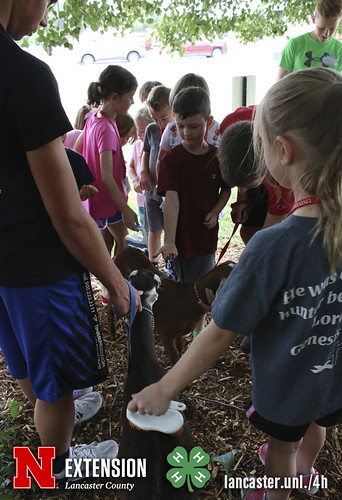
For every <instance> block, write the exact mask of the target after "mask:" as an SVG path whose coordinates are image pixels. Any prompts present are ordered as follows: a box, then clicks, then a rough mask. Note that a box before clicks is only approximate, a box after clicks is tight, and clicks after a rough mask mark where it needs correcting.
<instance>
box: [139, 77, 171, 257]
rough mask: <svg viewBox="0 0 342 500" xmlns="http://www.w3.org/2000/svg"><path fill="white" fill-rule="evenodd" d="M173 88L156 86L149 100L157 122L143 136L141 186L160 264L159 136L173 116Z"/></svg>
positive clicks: (150, 237) (150, 249) (151, 247)
mask: <svg viewBox="0 0 342 500" xmlns="http://www.w3.org/2000/svg"><path fill="white" fill-rule="evenodd" d="M169 95H170V89H169V88H167V87H165V86H164V85H159V86H157V87H154V88H153V89H152V90H151V92H150V93H149V96H148V99H147V101H146V104H147V107H148V109H149V111H150V114H151V116H152V118H153V119H154V121H155V122H156V123H151V124H150V125H148V126H147V128H146V131H145V138H144V147H143V150H144V152H143V156H142V165H141V173H140V187H141V189H143V190H144V191H145V193H144V196H145V217H146V227H147V228H148V230H149V233H148V254H149V258H150V260H151V262H153V263H154V265H155V266H157V265H158V264H157V260H156V255H155V254H156V253H157V250H158V249H159V248H160V245H161V233H162V230H163V211H162V209H161V207H160V205H161V203H162V201H163V199H162V197H161V196H160V195H159V194H158V193H157V189H156V184H157V172H156V165H157V157H158V152H159V144H160V138H161V136H162V133H163V130H164V129H165V127H166V125H167V124H168V123H169V122H170V121H171V120H172V117H173V115H172V109H171V108H170V106H169Z"/></svg>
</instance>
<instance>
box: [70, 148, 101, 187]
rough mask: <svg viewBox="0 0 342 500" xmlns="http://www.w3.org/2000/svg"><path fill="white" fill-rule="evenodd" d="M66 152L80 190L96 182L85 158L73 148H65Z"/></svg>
mask: <svg viewBox="0 0 342 500" xmlns="http://www.w3.org/2000/svg"><path fill="white" fill-rule="evenodd" d="M65 152H66V154H67V156H68V158H69V163H70V166H71V168H72V171H73V174H74V176H75V179H76V184H77V187H78V189H81V187H82V186H86V185H88V184H91V183H92V182H94V180H95V177H94V176H93V174H92V173H91V170H90V168H89V166H88V163H87V162H86V161H85V159H84V158H83V156H82V155H81V154H80V153H78V152H77V151H75V150H74V149H71V148H65Z"/></svg>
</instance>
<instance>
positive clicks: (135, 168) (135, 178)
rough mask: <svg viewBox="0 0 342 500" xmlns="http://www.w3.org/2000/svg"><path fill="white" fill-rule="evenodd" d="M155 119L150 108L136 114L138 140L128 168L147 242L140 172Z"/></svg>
mask: <svg viewBox="0 0 342 500" xmlns="http://www.w3.org/2000/svg"><path fill="white" fill-rule="evenodd" d="M153 122H154V120H153V118H152V117H151V115H150V113H149V111H148V109H147V108H146V107H145V108H141V109H140V110H139V111H138V112H137V114H136V115H135V124H136V129H137V136H138V138H137V140H136V141H135V143H134V145H133V151H132V159H131V162H130V164H129V167H128V169H127V173H128V176H129V178H130V179H131V181H132V183H133V188H134V191H135V192H136V193H137V206H138V214H139V222H140V225H141V227H142V228H143V229H142V230H143V236H144V241H145V242H146V243H147V231H146V229H145V210H144V201H145V199H144V195H143V194H142V189H141V187H140V172H141V160H142V155H143V147H144V137H145V130H146V127H147V126H148V125H149V124H150V123H153Z"/></svg>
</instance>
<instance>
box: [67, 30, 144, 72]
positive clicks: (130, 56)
mask: <svg viewBox="0 0 342 500" xmlns="http://www.w3.org/2000/svg"><path fill="white" fill-rule="evenodd" d="M77 51H78V52H79V61H80V62H81V64H92V63H95V62H107V61H112V60H121V61H129V62H132V61H139V59H140V58H141V57H145V55H146V49H145V36H144V35H143V36H139V35H135V34H134V35H127V36H124V37H121V36H120V35H117V36H114V35H113V33H104V34H103V35H98V34H97V33H93V34H89V33H84V34H82V35H81V37H80V42H79V44H78V49H77Z"/></svg>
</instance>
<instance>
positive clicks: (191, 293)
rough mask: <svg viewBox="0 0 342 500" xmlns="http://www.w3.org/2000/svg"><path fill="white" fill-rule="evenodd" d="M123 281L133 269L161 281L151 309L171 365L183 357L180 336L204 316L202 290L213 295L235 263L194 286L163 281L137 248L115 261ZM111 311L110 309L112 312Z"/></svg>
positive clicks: (223, 265)
mask: <svg viewBox="0 0 342 500" xmlns="http://www.w3.org/2000/svg"><path fill="white" fill-rule="evenodd" d="M115 263H116V265H117V266H118V268H119V269H120V271H121V273H122V274H123V276H124V277H125V278H128V275H129V274H130V273H131V272H132V271H133V270H135V269H142V268H146V269H150V270H152V271H153V272H155V273H156V274H158V275H159V276H160V277H161V278H162V283H161V286H160V288H159V291H158V295H159V296H158V300H157V301H156V302H155V303H154V305H153V314H154V318H155V329H156V331H157V333H158V335H159V337H160V341H161V343H162V344H163V346H164V348H165V354H166V356H167V358H168V359H169V361H170V362H171V363H172V364H174V363H176V362H177V360H178V359H179V357H180V356H181V354H182V349H183V336H184V335H187V334H188V333H190V332H191V331H193V329H194V328H195V326H196V325H197V323H198V322H199V321H200V319H201V318H202V317H203V315H204V311H203V309H202V307H201V306H200V305H199V304H198V302H199V301H200V300H202V301H203V302H206V294H205V289H206V288H209V289H211V290H212V291H213V292H214V294H215V293H216V291H217V289H218V287H219V285H220V283H221V280H223V279H226V278H227V277H228V276H229V274H230V273H231V271H232V270H233V268H234V266H235V263H234V262H230V261H228V262H224V263H223V264H220V265H218V266H217V267H214V269H212V270H211V271H209V273H207V274H205V275H204V276H202V277H201V278H200V279H198V280H197V281H196V282H195V283H182V282H179V281H174V280H171V279H168V278H166V277H165V275H164V273H162V272H161V271H158V270H156V269H155V268H154V266H153V264H152V263H151V262H150V261H149V259H148V258H147V257H146V255H145V254H144V253H143V252H142V251H141V250H138V249H136V248H131V247H129V248H126V249H125V250H123V251H122V252H120V253H119V254H118V256H117V258H116V260H115ZM111 309H112V308H111Z"/></svg>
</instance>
